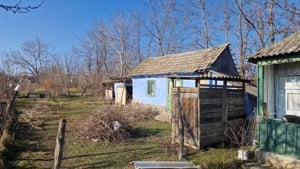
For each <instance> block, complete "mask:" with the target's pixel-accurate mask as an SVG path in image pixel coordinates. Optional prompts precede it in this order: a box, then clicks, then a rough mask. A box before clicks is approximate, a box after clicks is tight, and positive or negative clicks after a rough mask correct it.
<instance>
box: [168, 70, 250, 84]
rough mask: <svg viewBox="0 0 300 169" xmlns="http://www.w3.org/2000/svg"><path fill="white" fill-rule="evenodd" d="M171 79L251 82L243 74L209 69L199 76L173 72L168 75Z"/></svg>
mask: <svg viewBox="0 0 300 169" xmlns="http://www.w3.org/2000/svg"><path fill="white" fill-rule="evenodd" d="M208 72H212V73H213V74H214V75H213V76H210V75H209V74H208ZM168 78H171V79H209V80H228V81H237V82H249V81H251V79H247V78H242V77H241V76H232V75H226V74H224V73H220V72H216V71H207V72H206V73H202V74H200V75H198V76H184V75H177V74H172V75H170V76H168Z"/></svg>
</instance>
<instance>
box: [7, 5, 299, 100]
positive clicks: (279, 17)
mask: <svg viewBox="0 0 300 169" xmlns="http://www.w3.org/2000/svg"><path fill="white" fill-rule="evenodd" d="M143 2H144V4H143V6H142V7H141V10H134V11H129V12H126V13H125V12H121V13H117V14H112V15H111V17H110V18H109V19H107V20H104V19H101V18H100V19H99V20H98V21H97V22H96V23H95V24H94V25H93V27H92V28H90V30H88V33H87V34H86V35H85V36H84V37H82V38H81V41H80V44H78V45H77V46H74V47H73V49H72V50H71V51H67V52H66V53H65V54H64V55H59V54H55V53H54V52H53V51H51V49H50V48H49V45H48V44H47V42H44V41H42V40H41V39H40V38H38V37H37V38H35V39H29V40H27V41H25V42H24V43H23V44H22V47H21V48H20V49H13V50H9V51H5V52H3V53H2V55H1V56H2V62H3V63H2V72H3V74H5V75H9V76H21V75H22V77H27V79H30V80H29V81H28V82H27V83H30V84H32V83H36V84H39V85H41V86H43V87H44V89H45V90H46V91H47V92H49V93H51V94H53V95H58V94H69V93H70V89H71V88H78V89H79V90H80V91H81V94H82V95H84V94H86V93H100V92H101V91H102V89H101V87H102V86H101V83H102V81H103V80H106V79H109V78H111V77H126V75H127V74H128V72H130V71H131V70H132V69H133V68H134V67H135V66H136V65H138V64H139V63H141V62H142V61H143V60H144V59H145V58H147V57H149V56H163V55H167V54H173V53H180V52H184V51H190V50H199V49H203V48H209V47H213V46H217V45H220V44H223V43H230V44H231V46H230V48H231V50H232V53H233V54H234V59H235V62H236V65H237V68H238V70H239V73H240V75H241V76H243V77H250V78H253V77H254V75H255V67H254V65H251V64H249V63H247V56H249V55H250V54H251V53H254V52H256V51H257V50H259V49H261V48H264V47H266V46H269V45H270V44H272V43H275V42H276V41H278V40H281V39H282V38H284V37H286V36H288V35H290V34H291V33H294V32H296V31H298V30H300V9H299V5H300V4H299V3H297V2H298V0H217V1H209V0H183V1H176V0H145V1H143ZM29 86H30V85H29ZM27 89H28V91H30V90H33V89H34V87H32V89H31V88H30V87H27Z"/></svg>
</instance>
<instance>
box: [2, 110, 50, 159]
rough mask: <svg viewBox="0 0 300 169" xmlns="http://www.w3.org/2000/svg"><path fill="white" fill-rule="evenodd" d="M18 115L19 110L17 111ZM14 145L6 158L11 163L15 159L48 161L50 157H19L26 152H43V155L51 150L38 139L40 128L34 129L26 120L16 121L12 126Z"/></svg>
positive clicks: (39, 137)
mask: <svg viewBox="0 0 300 169" xmlns="http://www.w3.org/2000/svg"><path fill="white" fill-rule="evenodd" d="M18 116H19V112H18ZM13 131H14V136H15V137H14V146H13V147H11V148H10V151H11V152H12V155H11V156H9V157H8V159H7V160H9V161H10V163H11V164H13V163H14V162H15V161H17V160H30V161H50V160H52V159H47V158H44V159H43V158H41V157H31V156H30V157H28V158H27V157H26V158H23V157H21V154H23V153H26V152H43V156H44V155H45V156H46V155H47V153H48V152H50V151H53V149H49V148H46V147H44V146H43V145H41V144H40V143H39V142H38V141H39V140H41V139H42V137H41V132H42V131H41V130H38V129H35V128H34V127H32V126H31V125H30V124H29V123H28V122H20V121H19V122H17V123H16V124H15V125H14V127H13Z"/></svg>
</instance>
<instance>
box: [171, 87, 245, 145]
mask: <svg viewBox="0 0 300 169" xmlns="http://www.w3.org/2000/svg"><path fill="white" fill-rule="evenodd" d="M178 98H179V99H180V102H178V101H176V100H178ZM172 103H173V104H172V138H173V141H175V142H178V119H179V118H178V117H179V116H178V114H179V111H180V110H182V111H183V125H184V143H185V144H186V145H189V146H191V147H194V148H198V149H200V148H201V147H204V146H208V145H211V144H214V143H219V142H223V141H225V139H226V138H225V134H224V131H225V130H226V128H227V127H232V128H237V127H240V126H242V125H243V123H244V118H245V112H244V88H243V86H235V87H232V86H227V85H226V84H225V85H224V86H215V87H213V88H207V87H201V88H173V89H172ZM178 103H180V105H178Z"/></svg>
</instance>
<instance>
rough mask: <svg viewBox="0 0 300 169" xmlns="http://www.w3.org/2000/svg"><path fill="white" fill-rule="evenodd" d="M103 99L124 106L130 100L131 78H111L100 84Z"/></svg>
mask: <svg viewBox="0 0 300 169" xmlns="http://www.w3.org/2000/svg"><path fill="white" fill-rule="evenodd" d="M102 84H103V86H104V89H105V97H106V98H107V99H110V100H114V102H115V104H117V105H126V104H127V103H128V102H130V100H131V98H132V80H131V78H126V77H124V78H111V79H110V80H106V81H103V82H102Z"/></svg>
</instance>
